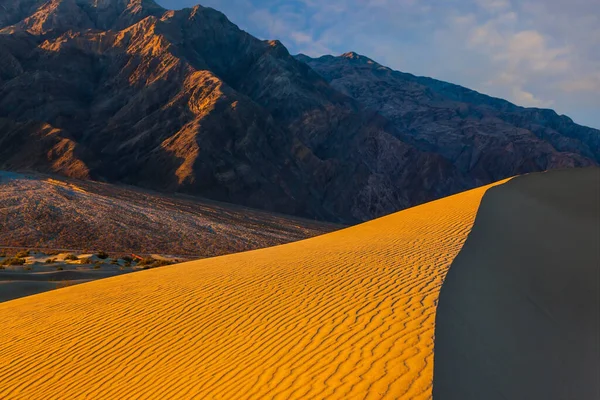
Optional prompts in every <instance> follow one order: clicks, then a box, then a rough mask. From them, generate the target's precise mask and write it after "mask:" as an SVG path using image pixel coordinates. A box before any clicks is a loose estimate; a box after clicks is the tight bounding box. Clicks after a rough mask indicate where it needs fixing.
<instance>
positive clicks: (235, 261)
mask: <svg viewBox="0 0 600 400" xmlns="http://www.w3.org/2000/svg"><path fill="white" fill-rule="evenodd" d="M503 182H504V181H503ZM500 183H502V182H500ZM491 186H493V185H489V186H485V187H482V188H478V189H475V190H471V191H468V192H465V193H461V194H458V195H455V196H451V197H448V198H446V199H442V200H439V201H435V202H431V203H428V204H425V205H422V206H418V207H415V208H411V209H408V210H405V211H402V212H399V213H397V214H393V215H390V216H388V217H384V218H380V219H378V220H374V221H371V222H367V223H365V224H362V225H359V226H356V227H352V228H348V229H345V230H342V231H338V232H334V233H331V234H327V235H324V236H320V237H317V238H313V239H308V240H304V241H300V242H296V243H293V244H288V245H282V246H278V247H274V248H269V249H264V250H257V251H251V252H247V253H241V254H235V255H228V256H223V257H218V258H213V259H207V260H201V261H195V262H189V263H185V264H180V265H176V266H172V267H164V268H160V269H156V270H149V271H144V272H140V273H136V274H131V275H126V276H120V277H116V278H108V279H105V280H101V281H95V282H91V283H86V284H82V285H79V286H74V287H68V288H64V289H60V290H57V291H54V292H49V293H44V294H40V295H35V296H31V297H28V298H23V299H18V300H14V301H9V302H7V303H3V304H0V319H1V320H2V323H3V328H4V329H3V336H4V337H3V340H2V341H1V342H0V377H1V379H2V385H0V398H4V399H31V398H44V399H58V398H62V399H64V398H96V399H100V398H102V399H107V398H144V399H154V398H156V399H158V398H161V399H162V398H186V399H189V398H198V399H208V398H219V399H264V398H273V399H282V398H298V399H323V398H327V399H336V398H339V399H349V398H351V399H354V398H359V399H362V398H364V399H379V398H410V399H429V398H431V390H432V376H433V334H434V320H435V309H436V304H437V300H438V293H439V289H440V286H441V284H442V281H443V279H444V277H445V274H446V271H447V269H448V267H449V265H450V263H451V262H452V260H453V259H454V258H455V256H456V255H457V254H458V252H459V251H460V249H461V247H462V246H463V243H464V242H465V240H466V238H467V235H468V233H469V231H470V230H471V227H472V224H473V221H474V218H475V214H476V212H477V209H478V207H479V204H480V201H481V198H482V196H483V194H484V193H485V192H486V191H487V190H488V188H490V187H491Z"/></svg>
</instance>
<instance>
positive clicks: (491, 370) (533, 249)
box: [434, 169, 600, 400]
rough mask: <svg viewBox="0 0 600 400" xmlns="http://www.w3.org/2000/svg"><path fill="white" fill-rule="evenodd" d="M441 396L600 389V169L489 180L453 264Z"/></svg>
mask: <svg viewBox="0 0 600 400" xmlns="http://www.w3.org/2000/svg"><path fill="white" fill-rule="evenodd" d="M434 378H435V379H434V382H435V383H434V399H441V400H446V399H450V400H453V399H457V400H459V399H460V400H469V399H473V400H475V399H477V400H478V399H489V400H495V399H498V400H500V399H600V170H599V169H587V170H567V171H554V172H548V173H544V174H536V175H528V176H524V177H519V178H516V179H513V180H512V181H511V182H509V183H507V184H506V185H503V186H501V187H498V188H493V189H492V190H490V191H489V192H488V193H487V194H486V196H485V198H484V200H483V203H482V206H481V209H480V211H479V213H478V216H477V221H476V223H475V227H474V228H473V231H472V234H471V235H470V236H469V239H468V241H467V242H466V244H465V247H464V249H463V250H462V251H461V253H460V254H459V256H458V257H457V259H456V260H455V262H454V263H453V265H452V267H451V268H450V272H449V273H448V277H447V280H446V282H445V283H444V286H443V288H442V291H441V296H440V304H439V307H438V314H437V322H436V345H435V375H434Z"/></svg>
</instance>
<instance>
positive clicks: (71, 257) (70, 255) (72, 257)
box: [65, 254, 79, 261]
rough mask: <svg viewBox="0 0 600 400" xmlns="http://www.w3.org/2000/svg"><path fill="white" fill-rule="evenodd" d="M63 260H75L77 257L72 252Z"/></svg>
mask: <svg viewBox="0 0 600 400" xmlns="http://www.w3.org/2000/svg"><path fill="white" fill-rule="evenodd" d="M65 260H67V261H77V260H79V258H77V256H76V255H74V254H69V255H67V256H66V257H65Z"/></svg>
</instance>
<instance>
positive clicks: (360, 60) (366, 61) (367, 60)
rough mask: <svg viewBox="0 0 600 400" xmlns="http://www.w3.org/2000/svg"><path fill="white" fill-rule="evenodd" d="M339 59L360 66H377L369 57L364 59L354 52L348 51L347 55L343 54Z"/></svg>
mask: <svg viewBox="0 0 600 400" xmlns="http://www.w3.org/2000/svg"><path fill="white" fill-rule="evenodd" d="M340 58H345V59H347V60H350V61H352V62H355V63H360V64H374V65H375V64H377V63H376V62H375V61H373V60H371V59H370V58H369V57H365V56H363V55H360V54H358V53H356V52H354V51H349V52H347V53H344V54H342V55H341V56H340Z"/></svg>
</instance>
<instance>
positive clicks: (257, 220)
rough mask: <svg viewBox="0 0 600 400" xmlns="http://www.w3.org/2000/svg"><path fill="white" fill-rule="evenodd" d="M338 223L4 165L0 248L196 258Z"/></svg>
mask: <svg viewBox="0 0 600 400" xmlns="http://www.w3.org/2000/svg"><path fill="white" fill-rule="evenodd" d="M338 228H340V226H338V225H334V224H329V223H323V222H317V221H310V220H305V219H301V218H295V217H289V216H283V215H278V214H274V213H267V212H262V211H257V210H251V209H247V208H244V207H239V206H235V205H228V204H223V203H217V202H211V201H205V200H199V199H196V198H193V197H190V196H183V195H161V194H159V193H155V192H151V191H145V190H141V189H137V188H133V187H127V186H121V185H110V184H102V183H97V182H88V181H79V180H75V179H69V178H61V177H57V176H50V175H40V174H27V175H23V174H15V173H6V172H2V171H0V254H1V253H2V252H3V249H4V248H12V249H15V248H20V249H38V250H43V251H46V250H50V251H66V250H69V251H78V252H79V253H81V252H84V253H85V252H86V251H98V250H103V251H107V252H109V253H110V254H121V255H123V254H129V253H135V254H138V255H141V256H144V257H146V256H148V255H149V254H162V255H173V256H175V257H185V258H190V259H197V258H204V257H215V256H220V255H224V254H230V253H237V252H242V251H248V250H255V249H259V248H263V247H270V246H276V245H280V244H283V243H288V242H291V241H296V240H302V239H306V238H309V237H313V236H318V235H321V234H324V233H328V232H331V231H333V230H336V229H338ZM1 280H2V279H0V281H1Z"/></svg>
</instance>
